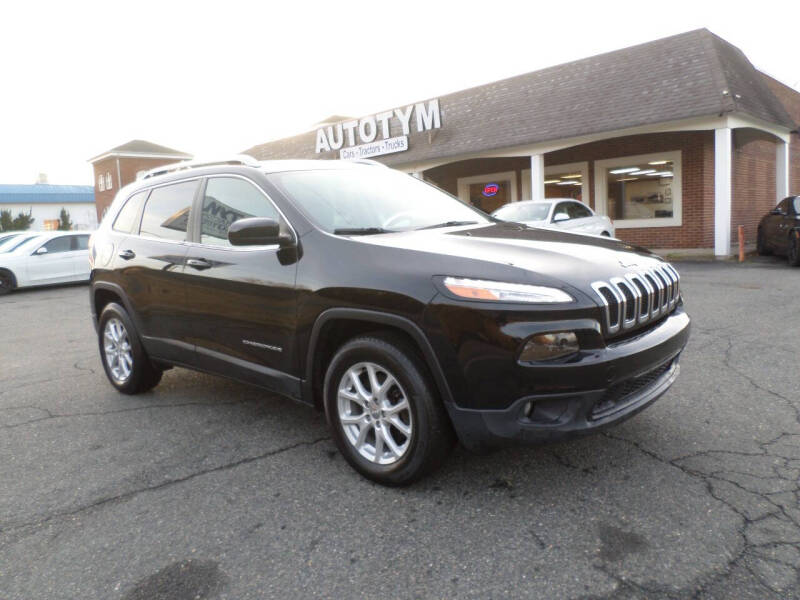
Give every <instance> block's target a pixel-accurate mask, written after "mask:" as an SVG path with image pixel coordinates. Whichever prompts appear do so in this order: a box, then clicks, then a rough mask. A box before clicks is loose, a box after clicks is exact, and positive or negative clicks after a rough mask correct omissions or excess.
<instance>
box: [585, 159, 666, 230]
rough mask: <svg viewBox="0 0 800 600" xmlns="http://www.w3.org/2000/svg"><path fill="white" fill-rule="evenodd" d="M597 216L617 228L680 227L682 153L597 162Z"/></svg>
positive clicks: (595, 164)
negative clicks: (609, 220) (605, 219)
mask: <svg viewBox="0 0 800 600" xmlns="http://www.w3.org/2000/svg"><path fill="white" fill-rule="evenodd" d="M594 168H595V194H596V198H597V212H599V213H600V214H605V215H608V216H609V217H611V218H612V219H613V220H614V224H615V226H616V227H617V228H623V229H624V228H626V227H665V226H677V225H681V219H682V214H681V208H682V202H681V181H682V179H681V153H680V151H675V152H661V153H658V154H643V155H640V156H625V157H621V158H613V159H609V160H598V161H595V163H594Z"/></svg>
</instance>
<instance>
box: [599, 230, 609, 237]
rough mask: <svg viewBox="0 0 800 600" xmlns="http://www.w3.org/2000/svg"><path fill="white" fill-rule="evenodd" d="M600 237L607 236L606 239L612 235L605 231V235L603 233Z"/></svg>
mask: <svg viewBox="0 0 800 600" xmlns="http://www.w3.org/2000/svg"><path fill="white" fill-rule="evenodd" d="M600 235H602V236H605V237H611V234H610V233H608V232H607V231H604V232H603V233H601V234H600Z"/></svg>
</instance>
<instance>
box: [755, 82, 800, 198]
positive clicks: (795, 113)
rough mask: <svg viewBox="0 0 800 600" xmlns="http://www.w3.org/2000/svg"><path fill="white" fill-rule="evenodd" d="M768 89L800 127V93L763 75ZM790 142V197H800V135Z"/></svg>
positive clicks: (794, 135) (794, 136)
mask: <svg viewBox="0 0 800 600" xmlns="http://www.w3.org/2000/svg"><path fill="white" fill-rule="evenodd" d="M761 75H762V76H763V78H764V82H765V83H766V84H767V87H769V89H770V90H771V91H772V93H773V94H775V95H776V96H777V97H778V100H780V101H781V104H783V106H784V108H785V109H786V112H788V113H789V116H790V117H791V118H792V119H793V120H794V122H795V123H796V124H798V125H800V92H798V91H797V90H795V89H793V88H790V87H789V86H788V85H784V84H782V83H781V82H780V81H778V80H777V79H773V78H772V77H770V76H769V75H764V74H763V73H762V74H761ZM791 138H792V139H791V141H790V142H789V144H790V145H789V195H791V196H796V195H800V135H798V134H796V133H793V134H791Z"/></svg>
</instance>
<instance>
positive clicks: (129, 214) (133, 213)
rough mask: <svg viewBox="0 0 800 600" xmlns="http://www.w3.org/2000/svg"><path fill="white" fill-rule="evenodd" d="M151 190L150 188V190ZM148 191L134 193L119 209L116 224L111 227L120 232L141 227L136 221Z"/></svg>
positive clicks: (128, 231) (127, 231)
mask: <svg viewBox="0 0 800 600" xmlns="http://www.w3.org/2000/svg"><path fill="white" fill-rule="evenodd" d="M148 191H149V190H148ZM148 191H144V192H139V193H138V194H134V195H133V196H131V197H130V198H128V199H127V200H126V201H125V205H124V206H123V207H122V210H120V211H119V214H118V215H117V218H116V219H114V224H113V225H112V226H111V228H112V229H113V230H114V231H119V232H120V233H131V232H132V231H135V230H137V229H138V227H139V223H138V222H136V221H137V219H138V217H139V210H140V209H141V208H142V203H143V202H144V201H145V198H147V194H148Z"/></svg>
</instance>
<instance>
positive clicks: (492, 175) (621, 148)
mask: <svg viewBox="0 0 800 600" xmlns="http://www.w3.org/2000/svg"><path fill="white" fill-rule="evenodd" d="M345 79H346V78H345ZM799 122H800V93H799V92H797V91H796V90H794V89H792V88H790V87H788V86H786V85H784V84H782V83H781V82H779V81H777V80H775V79H773V78H772V77H770V76H768V75H766V74H765V73H762V72H760V71H759V70H757V69H756V68H755V67H754V66H753V65H752V64H751V63H750V61H749V60H748V59H747V57H746V56H745V55H744V54H743V53H742V52H741V50H739V49H738V48H736V47H735V46H733V45H732V44H730V43H729V42H727V41H725V40H723V39H721V38H720V37H718V36H716V35H714V34H713V33H711V32H710V31H708V30H706V29H700V30H696V31H690V32H687V33H683V34H680V35H676V36H672V37H669V38H664V39H660V40H656V41H653V42H648V43H645V44H641V45H639V46H634V47H630V48H625V49H623V50H618V51H614V52H609V53H607V54H602V55H599V56H593V57H590V58H586V59H582V60H578V61H574V62H570V63H566V64H562V65H558V66H554V67H550V68H547V69H543V70H540V71H535V72H532V73H527V74H524V75H519V76H516V77H512V78H510V79H504V80H502V81H497V82H494V83H489V84H486V85H481V86H478V87H475V88H471V89H467V90H463V91H459V92H454V93H452V94H448V95H444V96H440V97H438V98H432V99H427V100H423V101H421V102H417V103H413V104H411V105H408V106H401V107H396V108H392V109H389V110H386V111H381V112H378V113H375V114H372V115H364V116H362V117H359V118H352V119H351V118H342V117H334V118H331V119H328V120H327V121H326V122H324V123H320V124H319V125H318V126H317V127H316V128H315V129H314V130H312V131H308V132H305V133H302V134H300V135H297V136H294V137H290V138H286V139H281V140H276V141H272V142H268V143H265V144H261V145H258V146H255V147H253V148H250V149H249V150H247V151H246V153H247V154H250V155H252V156H254V157H256V158H258V159H283V158H319V159H335V158H345V159H357V158H369V159H374V160H376V161H380V162H382V163H384V164H386V165H388V166H391V167H393V168H396V169H399V170H402V171H406V172H408V173H411V174H414V175H415V176H416V177H419V178H422V179H424V180H425V181H428V182H430V183H432V184H435V185H437V186H439V187H441V188H442V189H444V190H446V191H448V192H450V193H451V194H454V195H457V196H458V197H460V198H461V199H462V200H464V201H467V202H470V203H472V204H473V205H475V206H477V207H479V208H481V209H483V210H485V211H487V212H491V211H492V210H495V209H496V208H497V207H499V206H501V205H502V204H505V203H507V202H516V201H519V200H526V199H531V198H564V197H569V198H576V199H579V200H581V201H583V202H585V203H587V204H588V205H589V206H591V207H592V208H593V209H594V210H595V211H596V212H598V213H600V214H604V215H608V216H609V217H611V218H612V219H613V220H614V223H615V226H616V231H617V236H618V237H620V238H621V239H623V240H625V241H628V242H630V243H636V244H642V245H645V246H648V247H650V248H654V249H658V250H659V251H663V252H669V251H670V250H680V251H684V252H685V251H694V250H697V251H700V252H703V253H711V252H713V253H714V254H715V255H717V256H727V255H729V254H731V244H732V242H735V240H736V230H737V228H738V226H740V225H742V226H744V231H745V238H746V240H747V242H748V243H753V242H754V241H755V236H756V227H757V225H758V221H759V219H760V217H761V216H762V215H764V214H765V213H766V212H768V211H769V210H770V209H771V208H773V207H774V206H775V204H776V202H777V201H778V200H779V199H781V198H783V197H785V196H787V195H791V194H800V137H798V132H797V128H798V123H799Z"/></svg>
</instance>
